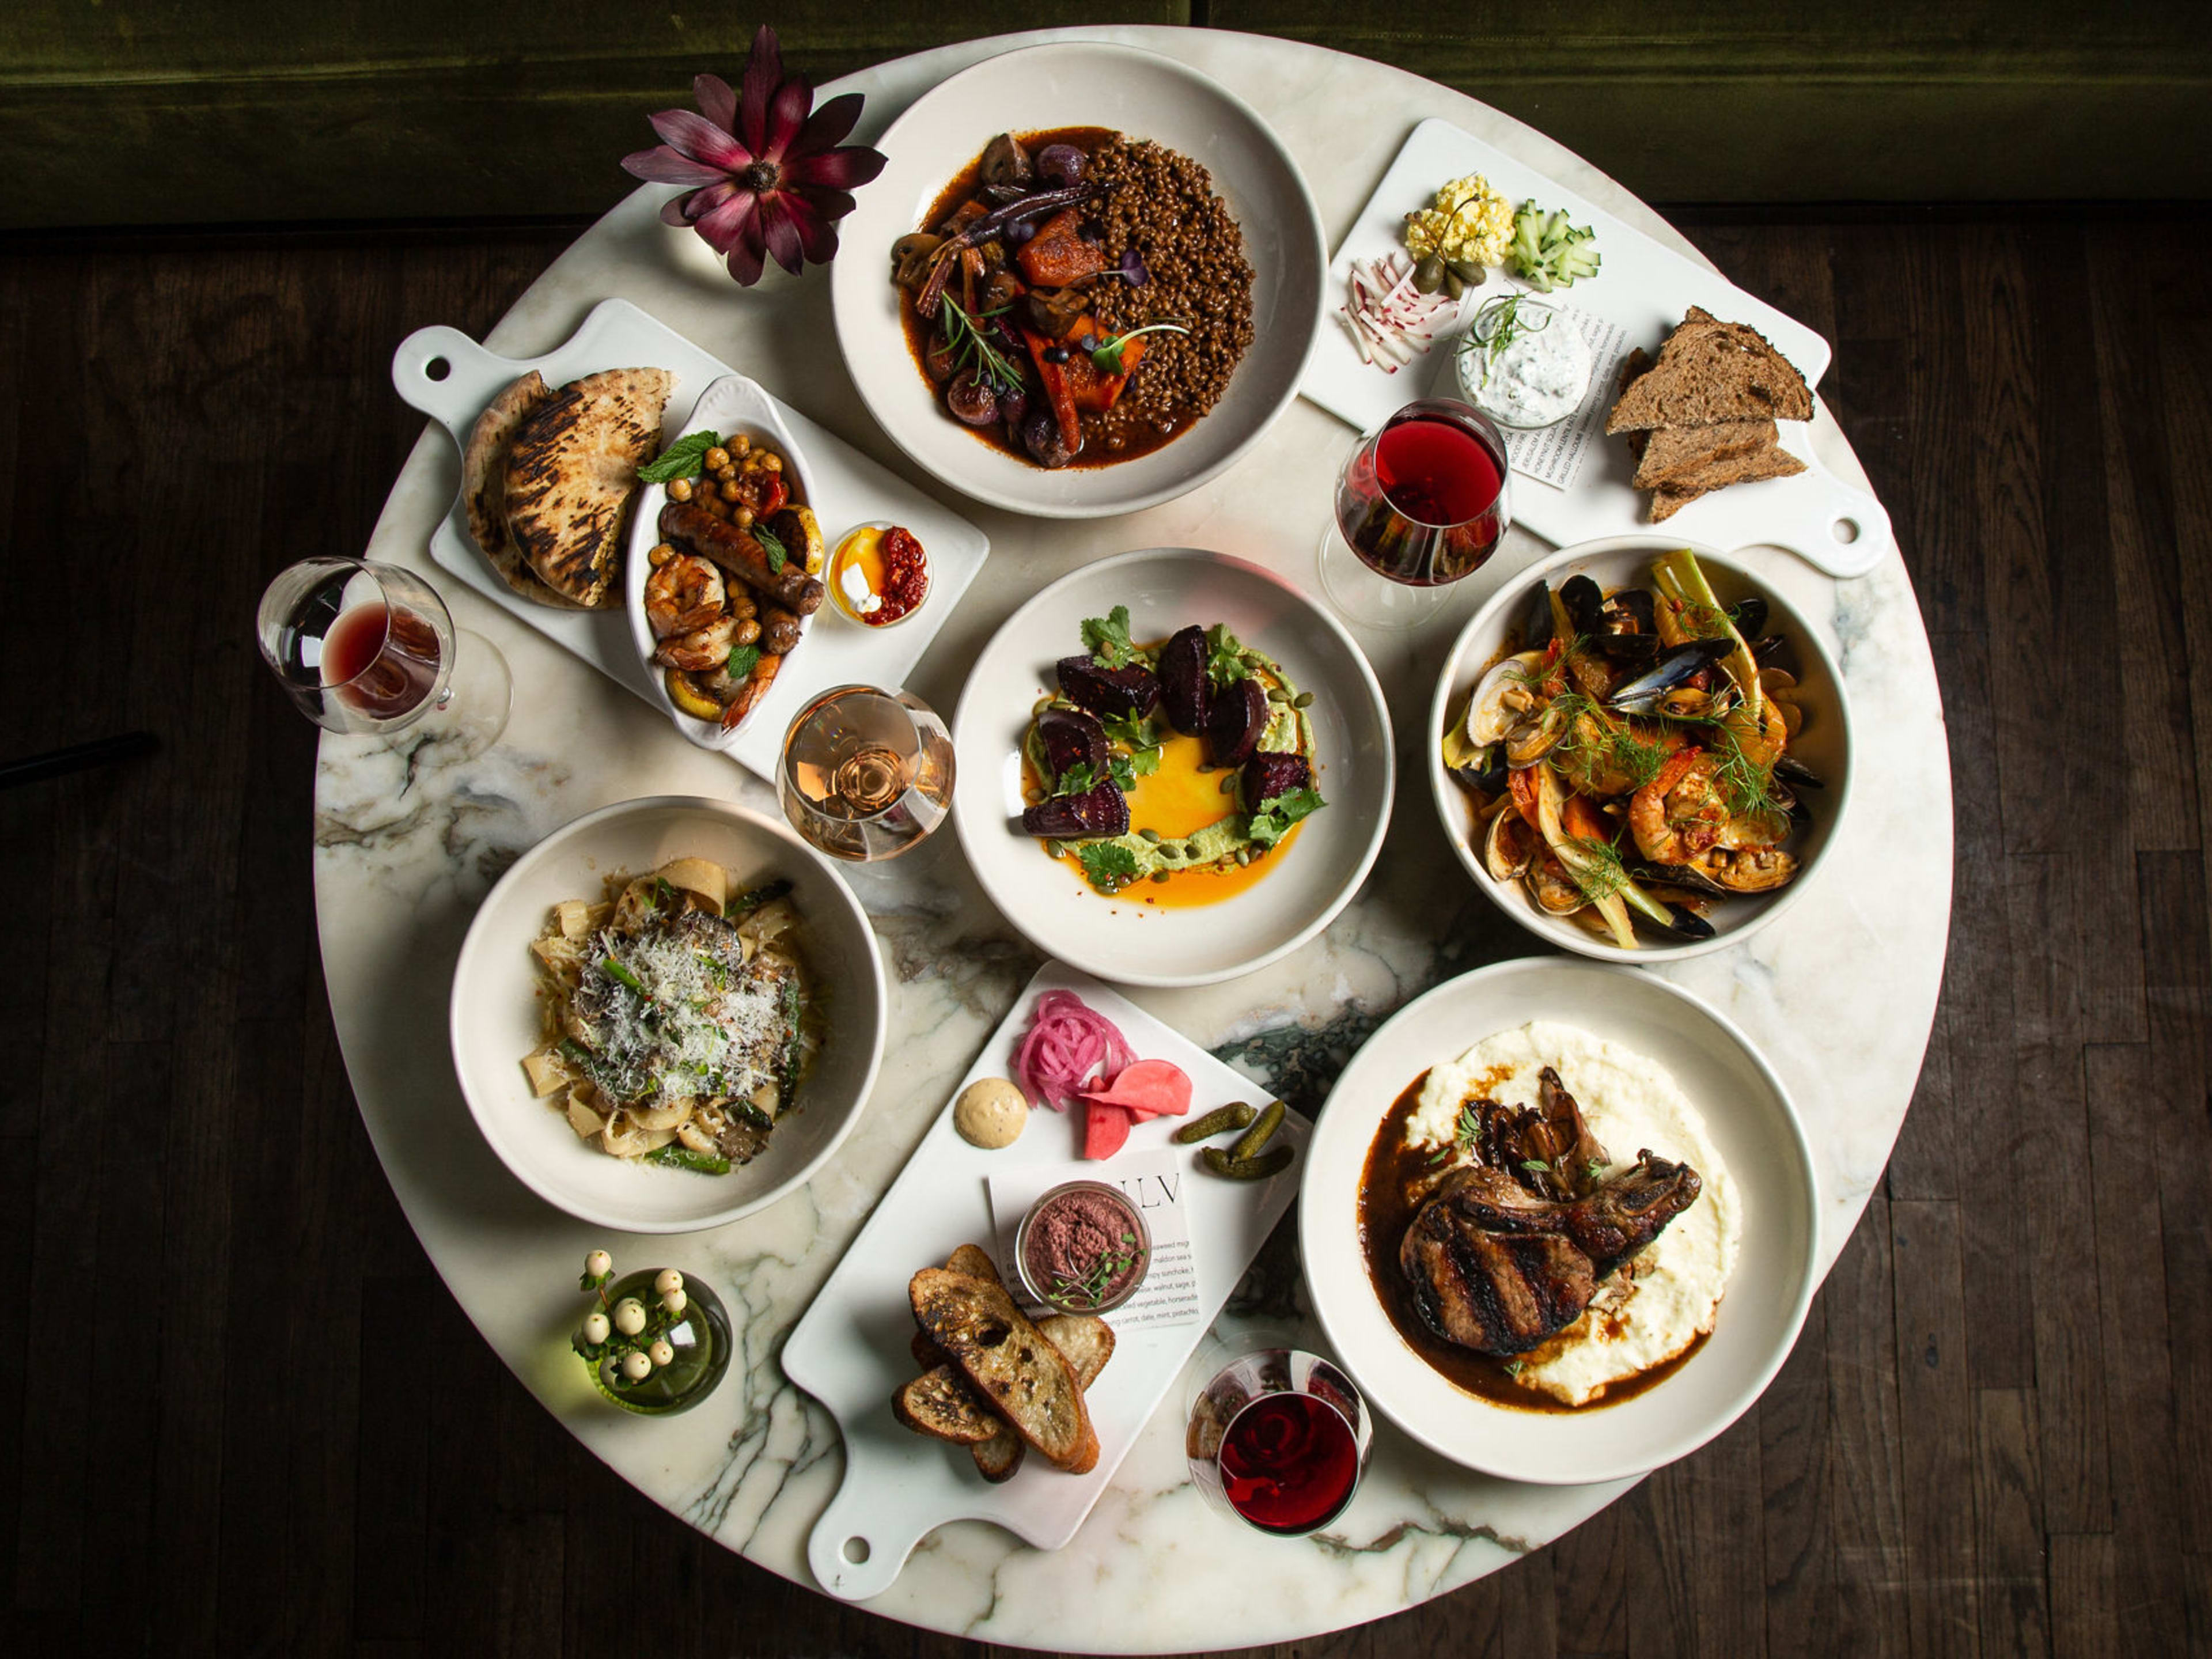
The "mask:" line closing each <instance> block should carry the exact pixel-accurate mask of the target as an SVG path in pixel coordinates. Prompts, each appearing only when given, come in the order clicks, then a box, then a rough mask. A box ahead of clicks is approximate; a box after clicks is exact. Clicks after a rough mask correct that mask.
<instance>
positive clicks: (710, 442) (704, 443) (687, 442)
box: [637, 432, 722, 483]
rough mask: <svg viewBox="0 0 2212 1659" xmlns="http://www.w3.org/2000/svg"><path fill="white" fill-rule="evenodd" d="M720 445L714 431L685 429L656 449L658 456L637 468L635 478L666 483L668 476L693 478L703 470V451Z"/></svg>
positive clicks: (640, 480)
mask: <svg viewBox="0 0 2212 1659" xmlns="http://www.w3.org/2000/svg"><path fill="white" fill-rule="evenodd" d="M720 447H722V438H721V435H720V433H717V432H687V433H685V434H684V435H683V436H682V437H680V438H678V440H677V441H675V442H674V443H672V444H671V445H669V446H668V447H667V448H665V449H664V450H662V451H661V452H660V459H659V460H657V461H654V462H652V463H651V464H650V465H645V466H641V467H640V468H638V470H637V476H638V479H639V482H641V483H667V482H668V481H669V480H670V479H671V478H696V477H698V476H699V475H700V474H701V473H702V472H703V471H706V470H707V452H708V450H710V449H720Z"/></svg>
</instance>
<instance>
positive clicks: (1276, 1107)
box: [1229, 1100, 1283, 1164]
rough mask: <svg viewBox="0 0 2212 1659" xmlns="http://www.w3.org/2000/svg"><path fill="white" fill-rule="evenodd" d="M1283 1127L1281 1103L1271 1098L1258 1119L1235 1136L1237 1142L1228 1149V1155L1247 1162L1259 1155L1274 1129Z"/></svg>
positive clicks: (1273, 1133) (1244, 1162) (1273, 1136)
mask: <svg viewBox="0 0 2212 1659" xmlns="http://www.w3.org/2000/svg"><path fill="white" fill-rule="evenodd" d="M1281 1127H1283V1103H1282V1102H1281V1101H1279V1100H1271V1101H1269V1102H1268V1103H1267V1110H1266V1111H1264V1112H1262V1113H1261V1114H1260V1121H1258V1122H1257V1123H1255V1124H1254V1125H1253V1126H1252V1127H1250V1128H1249V1129H1247V1130H1246V1131H1245V1132H1244V1133H1243V1134H1241V1135H1239V1136H1237V1144H1236V1145H1235V1146H1231V1148H1230V1149H1229V1156H1230V1157H1231V1158H1234V1159H1236V1160H1237V1162H1238V1163H1239V1164H1249V1163H1250V1162H1251V1161H1252V1160H1253V1159H1254V1158H1257V1157H1259V1156H1260V1154H1261V1152H1262V1151H1263V1150H1265V1148H1266V1146H1267V1143H1268V1142H1269V1141H1271V1140H1273V1139H1274V1138H1275V1131H1276V1130H1278V1129H1279V1128H1281Z"/></svg>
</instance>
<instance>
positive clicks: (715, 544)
mask: <svg viewBox="0 0 2212 1659" xmlns="http://www.w3.org/2000/svg"><path fill="white" fill-rule="evenodd" d="M660 533H661V534H662V535H663V536H664V537H665V538H667V539H669V540H670V541H671V542H674V543H676V544H678V546H679V547H683V548H685V549H688V550H690V551H691V552H694V553H696V554H698V555H700V556H702V557H703V558H708V559H711V560H713V561H714V563H715V564H717V565H719V566H720V568H722V569H724V570H726V571H727V572H728V573H729V574H731V575H732V576H735V577H736V578H737V579H738V580H739V581H741V582H743V583H744V585H745V586H747V587H750V588H751V589H752V590H753V591H754V592H757V593H759V594H761V595H763V597H764V598H767V599H772V600H774V601H775V603H776V604H777V605H781V606H783V608H784V609H785V610H787V611H791V612H793V614H795V615H797V616H801V617H811V616H812V615H813V614H814V613H815V612H816V611H818V610H820V609H821V608H822V600H823V595H824V593H825V592H827V590H826V589H824V588H823V586H822V584H821V583H820V582H819V581H817V580H815V579H814V578H813V577H811V576H810V575H808V574H806V567H805V565H804V564H803V563H802V562H799V560H797V559H787V560H785V561H784V563H783V568H781V569H780V570H771V569H770V568H769V561H768V554H767V552H766V551H765V550H763V548H762V546H761V544H760V543H759V541H758V540H757V539H756V538H755V537H754V536H753V534H752V532H750V531H746V530H740V529H738V527H737V526H735V525H733V524H730V523H727V522H726V521H725V520H720V519H718V518H716V517H715V516H714V514H713V513H709V512H708V511H707V509H706V508H705V507H700V506H698V505H696V503H694V502H691V501H671V502H669V503H668V505H667V506H665V507H662V508H661V509H660Z"/></svg>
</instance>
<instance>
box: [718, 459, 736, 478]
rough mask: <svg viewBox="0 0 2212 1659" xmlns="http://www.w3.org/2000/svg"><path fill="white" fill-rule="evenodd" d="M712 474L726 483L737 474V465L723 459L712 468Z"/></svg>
mask: <svg viewBox="0 0 2212 1659" xmlns="http://www.w3.org/2000/svg"><path fill="white" fill-rule="evenodd" d="M714 476H715V477H717V478H720V480H721V481H722V482H723V483H729V481H730V480H731V479H732V478H734V477H737V476H738V469H737V466H736V465H735V464H734V463H732V462H730V461H724V462H723V463H722V464H721V465H720V466H718V467H716V468H715V469H714Z"/></svg>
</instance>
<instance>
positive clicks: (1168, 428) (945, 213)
mask: <svg viewBox="0 0 2212 1659" xmlns="http://www.w3.org/2000/svg"><path fill="white" fill-rule="evenodd" d="M1116 136H1117V135H1116V134H1115V130H1114V129H1113V128H1112V127H1051V128H1048V129H1046V130H1045V131H1042V132H1018V133H1016V134H1015V135H1014V137H1015V138H1016V140H1017V141H1018V142H1019V143H1020V144H1021V146H1022V148H1023V149H1026V150H1028V151H1029V153H1030V155H1036V153H1037V151H1038V150H1040V149H1043V148H1044V147H1045V146H1046V145H1047V144H1073V145H1074V146H1075V148H1076V149H1079V150H1081V151H1082V152H1083V153H1084V154H1085V155H1090V154H1091V153H1092V152H1093V151H1095V150H1096V149H1097V148H1098V146H1099V145H1101V144H1103V143H1105V142H1106V141H1107V140H1108V139H1109V138H1112V137H1116ZM982 166H983V156H982V153H981V151H978V152H977V153H976V155H975V160H973V161H969V163H968V165H967V166H966V167H963V168H961V169H960V171H959V172H958V173H955V174H953V176H952V179H951V183H949V184H947V185H945V188H944V189H943V190H942V191H939V193H938V197H937V199H936V200H935V201H933V202H932V203H931V204H929V211H928V212H927V214H925V215H923V216H922V221H921V228H922V229H924V230H933V229H935V228H937V227H938V226H939V225H941V224H943V223H944V222H945V220H946V219H947V218H949V217H950V216H951V214H952V212H953V210H955V209H957V207H959V205H960V204H962V203H963V202H964V201H966V200H967V199H968V198H969V197H970V196H973V195H974V194H975V191H976V190H977V188H978V180H979V178H980V175H981V172H982ZM899 320H900V322H901V323H902V325H904V327H905V329H906V349H907V355H908V356H911V357H912V358H913V359H914V367H915V373H916V374H920V375H921V377H922V378H923V379H924V380H930V377H929V371H928V369H927V368H924V367H923V362H924V360H925V359H926V358H927V356H928V353H929V349H930V347H931V346H933V345H934V344H936V343H937V340H938V333H937V325H936V324H935V323H933V322H931V321H929V320H927V319H925V318H923V317H922V316H921V315H920V314H918V313H916V312H915V308H914V295H911V294H909V293H906V292H904V291H903V290H902V292H901V293H900V295H899ZM1139 372H1141V370H1139ZM930 386H931V387H932V388H933V391H935V392H937V401H938V413H939V415H940V416H943V417H944V418H945V420H947V421H950V422H952V424H953V425H955V426H964V425H965V424H966V423H965V422H961V421H956V420H954V419H953V416H952V415H951V411H950V410H946V409H945V407H944V401H945V400H944V397H943V394H942V389H941V388H939V387H938V386H937V383H936V382H935V381H934V380H930ZM1031 395H1032V396H1033V397H1038V398H1041V397H1042V393H1041V392H1032V394H1031ZM1101 418H1102V417H1101V416H1096V415H1085V416H1084V417H1083V425H1084V444H1083V448H1082V451H1081V452H1080V453H1079V454H1077V455H1076V456H1075V457H1074V459H1072V460H1070V461H1069V462H1068V463H1067V465H1066V466H1064V467H1061V468H1060V469H1058V470H1059V471H1064V472H1066V471H1085V470H1091V471H1095V470H1097V468H1099V467H1102V466H1111V465H1114V464H1115V463H1116V462H1118V461H1133V460H1134V459H1137V458H1138V457H1139V455H1149V454H1151V453H1152V452H1153V451H1154V450H1156V449H1160V448H1164V447H1166V445H1167V444H1168V443H1169V442H1170V441H1171V440H1173V439H1175V438H1176V437H1178V436H1180V435H1182V433H1183V432H1184V431H1185V430H1186V429H1187V428H1188V426H1189V424H1190V422H1188V421H1182V420H1177V421H1175V422H1172V423H1170V424H1166V425H1152V424H1145V425H1139V426H1135V427H1133V428H1129V429H1127V430H1126V431H1125V432H1124V433H1123V434H1122V440H1123V441H1122V442H1121V446H1120V447H1118V448H1115V449H1111V450H1109V449H1107V448H1106V447H1104V446H1103V445H1102V444H1100V443H1097V442H1096V441H1094V440H1095V437H1096V434H1095V433H1094V432H1093V431H1092V427H1093V425H1094V423H1096V422H1098V421H1100V420H1101ZM967 430H968V432H969V434H970V435H972V436H973V437H974V438H975V441H977V442H978V443H982V444H987V445H989V446H990V447H992V448H993V449H995V450H997V451H999V452H1000V453H1001V454H1005V455H1011V456H1012V457H1013V458H1014V459H1016V460H1018V461H1019V462H1021V463H1022V465H1024V466H1035V465H1036V462H1035V461H1034V460H1033V459H1030V453H1029V451H1028V450H1027V449H1026V448H1024V447H1023V446H1022V444H1021V442H1020V441H1019V440H1018V439H1016V438H1014V437H1013V436H1012V435H1011V434H1009V433H1008V432H1007V430H1006V427H1005V425H1004V424H1003V423H997V424H994V425H991V426H988V427H974V426H970V427H968V428H967Z"/></svg>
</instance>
